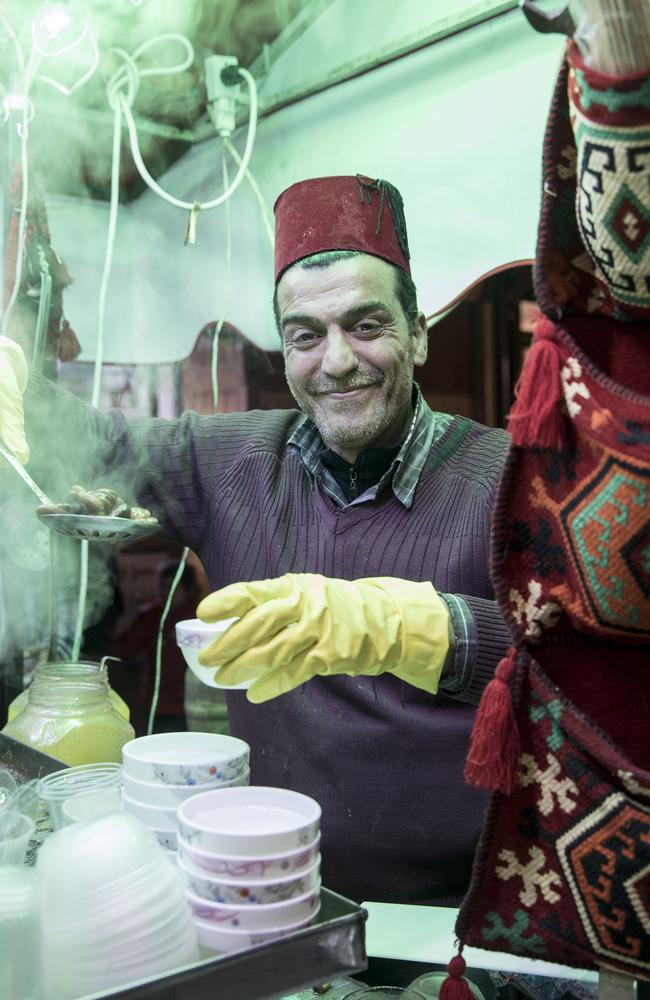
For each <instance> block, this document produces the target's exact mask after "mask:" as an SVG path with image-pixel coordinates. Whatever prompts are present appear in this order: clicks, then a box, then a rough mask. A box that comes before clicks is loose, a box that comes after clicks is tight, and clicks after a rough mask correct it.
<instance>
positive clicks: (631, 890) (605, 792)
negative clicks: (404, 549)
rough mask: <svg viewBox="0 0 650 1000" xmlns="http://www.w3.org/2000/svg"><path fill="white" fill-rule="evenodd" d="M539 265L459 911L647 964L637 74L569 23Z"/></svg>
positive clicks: (649, 192) (645, 452) (645, 404)
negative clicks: (508, 641)
mask: <svg viewBox="0 0 650 1000" xmlns="http://www.w3.org/2000/svg"><path fill="white" fill-rule="evenodd" d="M535 281H536V289H537V295H538V301H539V304H540V307H541V309H542V312H543V316H542V318H541V320H540V322H539V324H538V326H537V330H536V334H535V341H534V344H533V346H532V347H531V349H530V351H529V354H528V357H527V359H526V363H525V366H524V371H523V372H522V377H521V380H520V383H519V386H518V393H517V401H516V403H515V406H514V408H513V411H512V414H511V418H510V429H511V432H512V436H513V446H512V449H511V453H510V456H509V459H508V463H507V466H506V470H505V473H504V477H503V480H502V483H501V487H500V494H499V498H498V502H497V509H496V513H495V521H494V530H493V578H494V583H495V588H496V591H497V598H498V600H499V603H500V606H501V608H502V610H503V613H504V616H505V617H506V620H507V622H508V624H509V627H510V630H511V635H512V647H511V649H510V651H509V653H508V656H507V657H506V658H505V660H504V661H502V663H501V664H500V665H499V667H498V670H497V675H496V677H495V679H494V680H493V681H492V682H491V683H490V685H489V686H488V688H487V689H486V692H485V694H484V697H483V699H482V702H481V705H480V707H479V711H478V714H477V720H476V724H475V727H474V732H473V736H472V742H471V746H470V752H469V755H468V761H467V767H466V776H467V778H468V780H470V781H471V782H472V783H474V784H476V785H479V786H482V787H488V788H491V789H493V790H494V795H493V798H492V802H491V805H490V808H489V811H488V815H487V818H486V822H485V826H484V830H483V833H482V837H481V842H480V845H479V849H478V851H477V855H476V860H475V865H474V872H473V878H472V883H471V886H470V890H469V892H468V894H467V896H466V898H465V900H464V903H463V906H462V907H461V911H460V914H459V917H458V923H457V928H456V929H457V933H458V937H459V940H460V942H461V946H462V945H465V944H468V945H474V946H477V947H480V948H487V949H489V950H496V951H506V952H509V953H512V954H517V955H523V956H527V957H530V958H539V959H545V960H547V961H552V962H560V963H563V964H566V965H572V966H578V967H590V968H596V967H599V966H607V967H609V968H612V969H616V970H619V971H621V972H624V973H627V974H629V975H631V976H635V977H639V978H650V322H649V320H650V78H649V76H648V74H644V75H638V76H635V77H630V78H627V79H623V80H621V79H618V78H617V79H612V78H607V77H603V76H602V75H601V74H598V73H596V72H594V71H593V70H590V69H589V68H588V67H586V66H585V65H584V64H583V63H582V61H581V59H580V56H579V54H578V53H577V51H576V49H575V48H574V47H573V45H572V44H570V46H569V52H568V58H567V60H566V62H565V65H564V67H563V70H562V72H561V74H560V78H559V80H558V85H557V88H556V92H555V96H554V99H553V105H552V109H551V115H550V119H549V124H548V128H547V135H546V141H545V151H544V195H543V204H542V220H541V224H540V231H539V242H538V250H537V264H536V274H535ZM455 961H456V962H458V961H459V960H458V959H457V960H455ZM452 974H453V975H454V976H456V977H457V970H456V969H454V970H453V973H452Z"/></svg>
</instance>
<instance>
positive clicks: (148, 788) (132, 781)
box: [123, 770, 250, 808]
mask: <svg viewBox="0 0 650 1000" xmlns="http://www.w3.org/2000/svg"><path fill="white" fill-rule="evenodd" d="M123 780H124V783H123V788H124V791H125V792H126V794H127V795H128V797H129V798H130V799H132V800H133V801H134V802H140V803H141V804H142V805H144V806H166V807H167V808H169V807H170V806H174V807H175V806H179V805H180V804H181V802H183V801H184V800H185V799H189V798H190V797H191V796H192V795H199V794H200V793H201V792H210V791H212V789H213V788H214V787H215V782H210V783H209V784H202V785H198V784H197V785H165V784H163V782H162V781H138V779H137V778H132V777H131V775H130V774H128V773H127V772H126V771H125V772H124V775H123ZM249 780H250V770H246V771H244V772H243V774H240V775H239V777H237V778H233V779H232V781H220V782H217V783H216V784H218V787H219V788H231V787H232V786H238V785H247V784H248V782H249Z"/></svg>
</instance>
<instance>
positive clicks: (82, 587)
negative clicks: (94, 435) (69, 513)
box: [72, 105, 122, 661]
mask: <svg viewBox="0 0 650 1000" xmlns="http://www.w3.org/2000/svg"><path fill="white" fill-rule="evenodd" d="M113 110H114V116H115V117H114V119H113V153H112V157H111V200H110V209H109V215H108V235H107V237H106V253H105V255H104V269H103V273H102V281H101V285H100V288H99V301H98V305H97V343H96V350H95V364H94V367H93V389H92V396H91V400H90V402H91V405H92V406H95V407H96V406H98V404H99V396H100V392H101V384H102V365H103V361H104V328H105V320H106V299H107V296H108V284H109V281H110V277H111V270H112V267H113V250H114V248H115V234H116V231H117V213H118V209H119V205H120V158H121V150H122V112H121V109H120V107H119V105H116V106H115V108H114V109H113ZM88 544H89V543H88V542H87V541H86V539H82V540H81V542H80V544H79V549H80V572H79V600H78V603H77V621H76V626H75V633H74V640H73V643H72V658H73V660H75V661H76V660H77V659H78V658H79V653H80V650H81V643H82V640H83V633H84V625H85V617H86V600H87V594H88Z"/></svg>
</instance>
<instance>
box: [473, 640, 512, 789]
mask: <svg viewBox="0 0 650 1000" xmlns="http://www.w3.org/2000/svg"><path fill="white" fill-rule="evenodd" d="M516 665H517V651H516V649H515V648H514V647H513V646H511V647H510V649H509V650H508V653H507V655H506V656H505V657H504V659H503V660H501V662H500V663H499V665H498V667H497V669H496V672H495V674H494V677H493V678H492V680H491V681H490V683H489V684H488V686H487V687H486V689H485V691H484V692H483V696H482V698H481V701H480V704H479V706H478V711H477V713H476V719H475V720H474V727H473V729H472V735H471V737H470V743H469V752H468V754H467V760H466V762H465V778H466V780H467V781H468V782H469V783H470V785H475V786H476V787H477V788H490V789H492V790H493V791H497V792H504V793H505V794H506V795H510V794H511V793H512V790H513V788H514V786H515V773H516V769H517V760H518V759H519V730H518V728H517V720H516V718H515V713H514V709H513V707H512V697H511V694H510V687H509V683H510V679H511V678H512V676H513V674H514V671H515V667H516Z"/></svg>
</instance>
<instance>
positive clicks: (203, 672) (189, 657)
mask: <svg viewBox="0 0 650 1000" xmlns="http://www.w3.org/2000/svg"><path fill="white" fill-rule="evenodd" d="M238 620H239V619H237V618H224V619H223V621H220V622H212V623H208V622H204V621H201V619H200V618H187V619H186V620H185V621H182V622H176V642H177V643H178V646H179V648H180V651H181V653H182V654H183V656H184V657H185V662H186V663H187V665H188V667H189V668H190V670H191V671H192V673H193V674H196V676H197V677H198V679H199V680H200V681H202V683H203V684H206V685H207V686H208V687H213V688H221V689H222V690H226V691H245V690H246V689H247V688H249V687H250V686H251V684H252V683H253V682H252V681H245V682H244V683H243V684H219V683H217V681H215V679H214V675H215V671H216V670H217V669H218V668H217V667H204V666H202V665H201V664H200V663H199V653H200V652H201V650H202V649H203V648H204V646H209V645H210V643H211V642H214V640H215V639H217V638H218V637H219V636H220V635H223V633H224V632H225V631H226V630H227V629H228V627H229V626H230V625H232V623H233V622H236V621H238Z"/></svg>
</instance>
